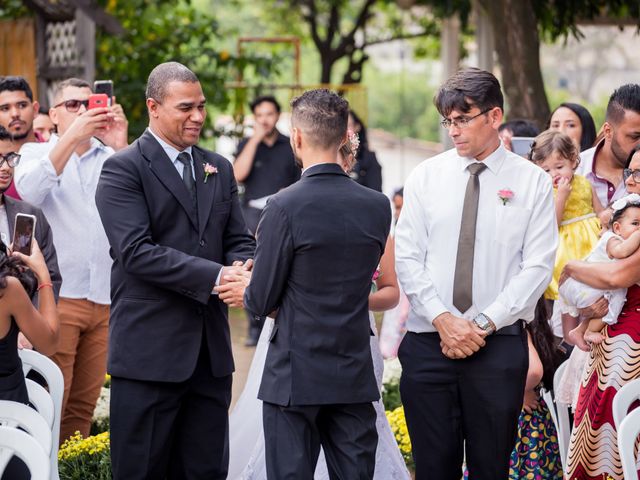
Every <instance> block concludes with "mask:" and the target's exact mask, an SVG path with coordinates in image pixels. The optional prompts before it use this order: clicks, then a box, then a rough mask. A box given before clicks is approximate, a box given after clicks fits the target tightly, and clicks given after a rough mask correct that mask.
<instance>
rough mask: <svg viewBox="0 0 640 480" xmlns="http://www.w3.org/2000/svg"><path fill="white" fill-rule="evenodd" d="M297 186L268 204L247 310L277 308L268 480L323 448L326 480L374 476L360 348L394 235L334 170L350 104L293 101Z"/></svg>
mask: <svg viewBox="0 0 640 480" xmlns="http://www.w3.org/2000/svg"><path fill="white" fill-rule="evenodd" d="M291 105H292V120H291V124H292V137H291V143H292V147H293V151H294V154H295V155H296V157H297V160H298V161H300V162H301V163H302V165H301V166H302V167H304V170H303V173H302V178H301V180H300V181H299V182H297V183H295V184H293V185H292V186H290V187H288V188H286V189H284V190H282V191H280V192H279V193H277V194H275V195H274V196H273V197H271V199H270V200H269V203H268V204H267V207H266V208H265V210H264V212H263V214H262V218H261V220H260V224H259V226H258V234H257V238H258V246H257V250H256V258H255V262H256V263H255V266H254V270H253V274H252V278H251V282H250V284H249V286H248V288H247V291H246V294H245V304H246V308H247V310H249V311H250V312H252V313H253V314H254V315H257V316H264V315H267V314H269V313H271V312H273V311H274V310H276V309H278V315H277V318H276V323H275V326H274V329H273V332H272V334H271V338H270V344H269V351H268V354H267V359H266V363H265V367H264V374H263V377H262V384H261V386H260V392H259V395H258V396H259V398H260V399H261V400H263V402H264V404H263V419H264V432H265V443H266V447H265V448H266V462H267V476H268V478H269V479H272V480H276V479H278V480H279V479H284V478H313V472H314V469H315V465H316V463H317V460H318V455H319V451H320V446H321V445H322V447H323V449H324V452H325V456H326V459H327V466H328V467H329V473H330V475H331V478H348V479H365V478H372V477H373V472H374V468H375V452H376V447H377V441H378V434H377V432H376V426H375V419H376V413H375V411H374V407H373V405H372V403H371V402H373V401H376V400H378V399H379V397H380V394H379V391H378V388H377V386H376V380H375V377H374V372H373V362H372V358H371V350H370V343H369V335H370V332H371V330H370V327H369V309H368V298H369V293H370V291H371V281H372V276H373V274H374V272H375V270H376V267H377V265H378V263H379V261H380V256H381V255H382V253H383V251H384V246H385V243H386V240H387V236H388V234H389V228H390V225H391V208H390V205H389V200H388V199H387V198H386V197H385V196H384V195H382V194H380V193H378V192H375V191H373V190H370V189H368V188H366V187H362V186H360V185H358V184H357V183H355V182H353V181H352V180H351V179H350V178H349V177H348V176H347V175H346V174H345V173H344V171H343V170H342V168H341V167H340V166H339V165H338V164H337V159H338V149H339V148H340V146H341V145H342V144H343V143H344V142H345V141H346V132H347V116H348V112H349V104H348V103H347V101H346V100H344V99H343V98H341V97H339V96H338V95H336V94H334V93H331V92H329V91H328V90H312V91H308V92H305V93H304V94H303V95H301V96H300V97H298V98H297V99H295V100H294V101H293V102H292V104H291Z"/></svg>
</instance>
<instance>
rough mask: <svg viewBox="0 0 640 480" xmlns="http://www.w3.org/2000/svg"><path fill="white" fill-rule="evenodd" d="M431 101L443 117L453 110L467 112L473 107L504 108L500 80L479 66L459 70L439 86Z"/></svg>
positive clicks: (484, 108)
mask: <svg viewBox="0 0 640 480" xmlns="http://www.w3.org/2000/svg"><path fill="white" fill-rule="evenodd" d="M433 103H434V104H435V106H436V108H437V109H438V112H440V115H442V116H443V117H445V118H446V117H448V116H449V115H450V114H451V112H452V111H454V110H458V111H459V112H462V113H467V112H469V111H470V110H471V109H472V108H473V107H477V108H479V109H480V110H488V109H491V108H494V107H499V108H500V110H504V97H503V96H502V90H501V89H500V82H499V81H498V79H497V78H496V77H495V76H494V75H493V74H492V73H490V72H487V71H485V70H481V69H479V68H465V69H463V70H459V71H458V72H457V73H456V74H455V75H453V76H452V77H450V78H449V79H448V80H447V81H446V82H445V83H444V84H443V85H442V86H441V87H440V89H439V90H438V92H437V93H436V96H435V97H434V99H433Z"/></svg>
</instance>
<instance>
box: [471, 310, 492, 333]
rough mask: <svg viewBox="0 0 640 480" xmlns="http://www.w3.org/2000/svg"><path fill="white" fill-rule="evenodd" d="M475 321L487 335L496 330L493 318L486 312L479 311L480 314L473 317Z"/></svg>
mask: <svg viewBox="0 0 640 480" xmlns="http://www.w3.org/2000/svg"><path fill="white" fill-rule="evenodd" d="M473 323H474V324H475V325H476V326H477V327H478V328H480V329H481V330H484V331H485V333H486V334H487V335H491V334H492V333H493V332H495V330H496V327H495V325H494V324H493V322H492V321H491V319H490V318H489V317H487V316H486V315H485V314H484V313H479V314H478V315H476V317H475V318H474V319H473Z"/></svg>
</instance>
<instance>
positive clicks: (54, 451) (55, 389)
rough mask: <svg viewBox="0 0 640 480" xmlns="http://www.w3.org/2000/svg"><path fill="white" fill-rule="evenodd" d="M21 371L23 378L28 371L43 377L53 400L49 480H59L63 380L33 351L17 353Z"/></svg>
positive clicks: (47, 361)
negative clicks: (20, 361) (22, 371)
mask: <svg viewBox="0 0 640 480" xmlns="http://www.w3.org/2000/svg"><path fill="white" fill-rule="evenodd" d="M19 354H20V359H21V360H22V369H23V370H24V374H25V376H26V375H27V373H29V371H31V370H33V371H35V372H38V373H39V374H40V375H42V376H43V377H44V379H45V380H46V382H47V387H48V388H49V395H51V398H52V400H53V408H54V417H53V427H52V429H51V433H52V435H51V440H52V445H53V447H52V448H51V468H50V471H51V480H60V476H59V475H58V444H59V443H60V420H61V416H62V397H63V395H64V379H63V378H62V372H61V371H60V369H59V368H58V366H57V365H56V364H55V363H53V361H51V360H50V359H48V358H47V357H45V356H44V355H41V354H40V353H38V352H34V351H33V350H27V349H22V350H20V351H19Z"/></svg>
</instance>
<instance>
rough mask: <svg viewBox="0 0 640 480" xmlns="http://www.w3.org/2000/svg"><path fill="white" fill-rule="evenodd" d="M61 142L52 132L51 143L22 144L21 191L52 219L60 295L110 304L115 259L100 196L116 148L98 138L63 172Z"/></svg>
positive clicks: (18, 175)
mask: <svg viewBox="0 0 640 480" xmlns="http://www.w3.org/2000/svg"><path fill="white" fill-rule="evenodd" d="M57 142H58V136H57V135H52V136H51V139H50V140H49V141H48V142H47V143H26V144H24V145H23V146H22V148H21V149H20V154H21V155H22V158H21V159H20V164H19V165H18V167H17V168H16V169H15V182H16V189H17V190H18V193H19V194H20V196H21V197H22V199H23V200H25V201H27V202H29V203H31V204H33V205H36V206H38V207H40V208H41V209H42V211H43V212H44V215H45V216H46V217H47V220H48V221H49V224H50V226H51V231H52V233H53V244H54V246H55V247H56V253H57V255H58V265H59V267H60V274H61V276H62V287H61V288H60V296H61V297H64V298H75V299H87V300H90V301H92V302H95V303H99V304H102V305H108V304H109V303H111V302H110V293H109V292H110V285H109V283H110V278H111V264H112V260H111V257H110V256H109V241H108V240H107V235H106V234H105V232H104V228H103V226H102V222H101V221H100V216H99V214H98V209H97V208H96V201H95V195H96V187H97V185H98V179H99V178H100V171H101V170H102V165H103V164H104V162H105V160H106V159H107V158H109V157H110V156H111V155H112V154H113V153H114V152H113V149H111V148H110V147H107V146H105V145H103V144H102V143H100V142H99V141H98V140H96V139H95V138H94V139H92V140H91V148H90V149H89V150H88V151H87V152H86V153H84V154H83V155H82V156H78V155H77V154H76V153H73V154H72V155H71V157H70V158H69V161H68V162H67V164H66V166H65V167H64V170H63V171H62V173H61V174H60V175H57V174H56V171H55V168H54V167H53V164H52V163H51V160H50V159H49V152H50V151H51V150H52V149H53V147H54V146H55V145H56V143H57Z"/></svg>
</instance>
